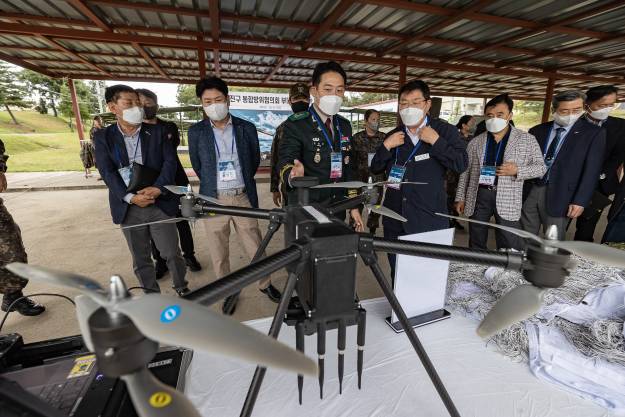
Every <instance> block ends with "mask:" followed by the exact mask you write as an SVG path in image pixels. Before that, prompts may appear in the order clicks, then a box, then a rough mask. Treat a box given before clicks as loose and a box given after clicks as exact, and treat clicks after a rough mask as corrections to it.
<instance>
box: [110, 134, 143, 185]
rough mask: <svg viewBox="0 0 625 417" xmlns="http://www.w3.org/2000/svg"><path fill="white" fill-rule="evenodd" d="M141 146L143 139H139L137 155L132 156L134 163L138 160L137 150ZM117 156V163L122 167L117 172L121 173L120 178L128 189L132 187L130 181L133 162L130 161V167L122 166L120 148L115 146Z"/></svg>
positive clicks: (136, 147)
mask: <svg viewBox="0 0 625 417" xmlns="http://www.w3.org/2000/svg"><path fill="white" fill-rule="evenodd" d="M140 144H141V139H137V145H136V146H135V153H134V155H133V156H132V159H133V161H134V160H135V159H136V158H137V150H138V149H139V145H140ZM115 154H116V156H117V161H118V162H119V165H120V168H119V169H118V170H117V172H119V176H120V177H122V181H124V184H125V185H126V187H128V186H129V185H130V180H131V179H132V161H130V164H129V165H128V166H125V167H123V166H121V165H122V158H121V155H120V154H119V148H118V147H117V146H115ZM129 156H130V155H129Z"/></svg>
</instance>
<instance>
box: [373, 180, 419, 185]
mask: <svg viewBox="0 0 625 417" xmlns="http://www.w3.org/2000/svg"><path fill="white" fill-rule="evenodd" d="M388 184H395V185H403V184H409V185H427V182H417V181H401V182H393V181H378V182H376V183H373V184H371V185H388Z"/></svg>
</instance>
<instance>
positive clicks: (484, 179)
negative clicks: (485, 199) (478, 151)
mask: <svg viewBox="0 0 625 417" xmlns="http://www.w3.org/2000/svg"><path fill="white" fill-rule="evenodd" d="M502 142H503V141H502ZM502 142H499V143H497V153H496V154H495V161H494V165H485V166H482V167H481V168H480V178H479V181H478V183H479V185H485V186H487V187H492V186H493V185H495V179H496V178H497V166H496V165H497V161H498V160H499V152H500V151H501V143H502ZM487 160H488V140H487V141H486V145H485V146H484V162H485V163H486V162H487Z"/></svg>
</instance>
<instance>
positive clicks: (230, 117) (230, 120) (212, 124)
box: [209, 113, 232, 130]
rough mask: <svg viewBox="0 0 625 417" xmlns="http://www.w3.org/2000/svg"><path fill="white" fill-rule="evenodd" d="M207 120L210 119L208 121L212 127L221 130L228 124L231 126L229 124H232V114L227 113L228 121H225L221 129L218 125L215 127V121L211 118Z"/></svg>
mask: <svg viewBox="0 0 625 417" xmlns="http://www.w3.org/2000/svg"><path fill="white" fill-rule="evenodd" d="M209 120H210V122H211V126H212V127H213V129H221V130H224V129H226V128H227V127H228V126H231V125H232V116H231V115H230V113H228V121H227V122H226V125H225V126H224V127H223V129H222V128H219V127H217V126H215V122H213V120H212V119H209Z"/></svg>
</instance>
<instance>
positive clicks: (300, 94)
mask: <svg viewBox="0 0 625 417" xmlns="http://www.w3.org/2000/svg"><path fill="white" fill-rule="evenodd" d="M289 104H290V105H291V110H293V114H297V113H301V112H307V111H308V106H309V105H310V95H309V93H308V86H307V85H306V84H304V83H296V84H293V86H291V89H290V90H289ZM285 124H286V120H285V121H284V122H282V123H281V124H280V126H278V127H277V128H276V134H275V135H274V136H273V142H272V143H271V186H270V191H271V194H272V195H273V203H274V204H275V205H276V206H278V207H280V206H281V205H282V206H286V205H287V198H286V196H287V192H286V188H285V187H284V184H282V185H281V184H280V171H279V169H278V161H279V157H278V154H279V152H278V150H279V149H280V141H281V139H282V137H283V136H284V125H285Z"/></svg>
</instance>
